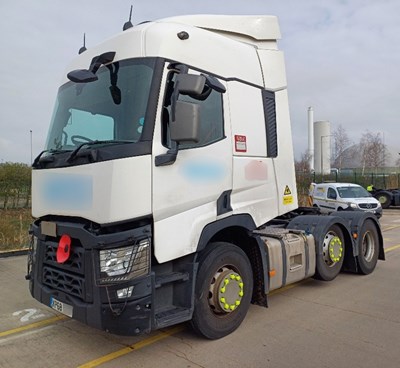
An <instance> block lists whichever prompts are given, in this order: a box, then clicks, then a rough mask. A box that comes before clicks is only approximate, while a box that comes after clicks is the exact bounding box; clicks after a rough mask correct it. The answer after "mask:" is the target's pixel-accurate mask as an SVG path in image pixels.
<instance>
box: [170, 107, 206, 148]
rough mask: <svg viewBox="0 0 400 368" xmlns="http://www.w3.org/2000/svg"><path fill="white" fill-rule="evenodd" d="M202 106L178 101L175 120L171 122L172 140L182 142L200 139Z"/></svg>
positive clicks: (195, 141)
mask: <svg viewBox="0 0 400 368" xmlns="http://www.w3.org/2000/svg"><path fill="white" fill-rule="evenodd" d="M199 129H200V106H199V105H197V104H193V103H190V102H183V101H177V102H176V105H175V121H172V122H171V123H170V134H171V140H173V141H175V142H178V143H182V142H194V143H197V142H198V141H199V135H200V132H199Z"/></svg>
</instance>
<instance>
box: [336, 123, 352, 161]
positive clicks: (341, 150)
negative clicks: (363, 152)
mask: <svg viewBox="0 0 400 368" xmlns="http://www.w3.org/2000/svg"><path fill="white" fill-rule="evenodd" d="M333 141H334V153H333V166H334V167H336V168H338V169H342V168H343V166H344V165H345V164H346V161H347V160H348V159H349V158H350V157H349V151H348V150H347V148H349V147H350V145H351V141H350V139H349V136H348V135H347V132H346V129H345V128H343V126H342V124H340V125H339V126H338V127H337V128H336V129H335V131H334V132H333Z"/></svg>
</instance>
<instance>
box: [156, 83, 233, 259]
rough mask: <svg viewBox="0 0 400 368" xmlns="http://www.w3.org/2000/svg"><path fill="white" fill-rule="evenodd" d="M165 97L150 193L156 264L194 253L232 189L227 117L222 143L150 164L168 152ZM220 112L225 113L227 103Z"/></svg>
mask: <svg viewBox="0 0 400 368" xmlns="http://www.w3.org/2000/svg"><path fill="white" fill-rule="evenodd" d="M221 82H222V83H223V81H221ZM164 83H165V82H163V85H162V91H164ZM163 98H164V96H163V94H161V95H160V103H159V106H158V114H157V118H156V126H155V129H154V139H153V189H152V193H153V207H152V212H153V217H154V252H155V257H156V258H157V260H158V261H159V262H160V263H162V262H166V261H169V260H172V259H176V258H179V257H182V256H184V255H186V254H190V253H193V252H194V251H195V250H196V249H197V245H198V241H199V238H200V235H201V232H202V230H203V229H204V227H205V226H206V225H207V224H209V223H211V222H213V221H215V220H216V219H217V200H218V198H219V196H220V195H221V193H222V192H224V191H225V190H229V189H231V188H232V155H231V152H232V148H231V140H230V135H231V130H230V124H229V114H226V115H225V135H226V138H225V139H223V140H221V141H219V142H216V143H214V144H211V145H208V146H206V147H199V148H195V149H186V150H181V151H179V153H178V156H177V160H176V162H175V163H174V164H172V165H168V166H161V167H156V166H155V165H154V157H156V156H157V155H160V154H163V153H166V152H167V150H168V149H167V148H166V147H164V146H163V145H162V144H161V106H162V104H161V101H162V100H163ZM224 110H225V111H229V105H228V102H227V100H224Z"/></svg>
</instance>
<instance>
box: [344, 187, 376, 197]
mask: <svg viewBox="0 0 400 368" xmlns="http://www.w3.org/2000/svg"><path fill="white" fill-rule="evenodd" d="M337 190H338V192H339V195H340V197H341V198H365V197H370V196H371V195H370V194H369V193H368V192H367V191H366V190H365V189H364V188H363V187H339V188H337Z"/></svg>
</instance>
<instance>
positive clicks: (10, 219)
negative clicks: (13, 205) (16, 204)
mask: <svg viewBox="0 0 400 368" xmlns="http://www.w3.org/2000/svg"><path fill="white" fill-rule="evenodd" d="M32 221H33V219H32V215H31V209H30V208H24V209H10V210H3V209H0V252H1V251H7V250H12V249H22V248H27V247H28V246H29V234H28V231H29V225H30V224H31V222H32Z"/></svg>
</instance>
